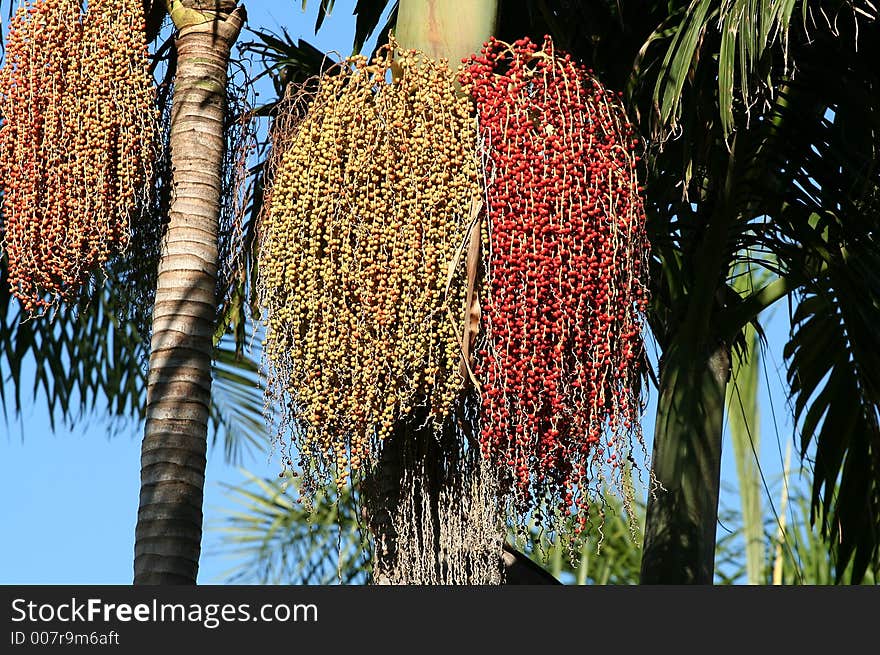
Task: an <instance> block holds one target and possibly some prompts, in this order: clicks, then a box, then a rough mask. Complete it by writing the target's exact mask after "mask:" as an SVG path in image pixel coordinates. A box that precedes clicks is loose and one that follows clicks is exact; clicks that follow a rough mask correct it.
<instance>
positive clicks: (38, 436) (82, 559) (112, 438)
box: [0, 0, 792, 584]
mask: <svg viewBox="0 0 880 655" xmlns="http://www.w3.org/2000/svg"><path fill="white" fill-rule="evenodd" d="M246 4H247V8H248V14H249V25H250V26H262V27H268V28H270V29H273V30H275V31H279V30H280V28H281V27H282V26H283V27H285V28H287V30H288V32H289V33H290V34H291V36H293V37H299V38H304V39H305V40H308V41H310V42H311V43H313V44H314V45H316V46H317V47H318V48H320V49H322V50H324V51H334V50H335V51H338V52H342V53H347V52H348V51H349V50H350V47H351V41H352V37H353V34H354V17H353V16H352V15H351V8H352V7H353V5H354V2H353V0H348V1H346V0H339V1H338V2H337V3H336V8H335V10H334V12H333V14H332V15H331V16H329V17H328V18H327V20H326V22H325V26H324V27H323V28H322V30H321V32H320V33H319V35H317V36H315V35H314V33H313V26H314V23H315V9H316V5H317V2H316V1H312V2H309V3H308V4H309V7H308V9H307V11H306V12H303V11H301V3H300V2H299V0H274V1H267V0H249V1H248V2H247V3H246ZM250 38H251V37H250V35H248V34H247V33H245V34H244V35H243V36H242V39H241V40H242V41H246V40H249V39H250ZM370 45H371V44H368V47H370ZM269 94H271V90H270V89H265V87H264V95H269ZM779 309H780V310H783V311H777V312H776V314H777V316H776V317H775V318H774V319H773V320H772V321H770V322H769V324H768V326H767V329H768V337H769V343H770V348H769V351H768V357H767V365H766V377H767V380H769V385H768V384H767V383H766V382H765V381H764V379H763V378H764V373H763V372H762V374H761V376H762V385H761V386H762V398H761V408H762V414H761V419H762V420H761V430H762V444H761V459H762V465H763V467H764V471H765V474H766V475H767V476H768V480H771V481H772V480H774V479H775V478H777V477H778V474H779V472H780V471H781V469H782V464H781V453H782V452H784V450H785V442H786V441H788V440H790V439H791V431H792V428H791V420H790V412H789V411H788V410H787V406H786V403H785V396H784V386H783V385H782V380H783V379H784V375H785V373H784V370H783V369H782V368H781V364H782V355H781V352H782V345H783V344H784V342H785V336H786V334H787V330H788V325H787V318H786V317H785V315H784V314H785V312H784V309H783V308H781V307H780V308H779ZM771 402H772V406H773V408H774V409H775V415H776V422H775V423H774V421H773V415H772V413H771V410H770V407H771ZM654 407H655V404H654V394H653V390H652V395H651V404H650V406H649V408H648V411H647V413H646V416H645V420H644V423H643V426H644V432H645V435H646V438H647V439H648V441H649V443H648V447H649V452H650V438H651V434H652V431H653V412H654ZM0 421H2V419H0ZM141 430H142V426H140V425H138V424H135V423H129V424H126V425H124V426H122V427H121V429H120V427H119V426H116V429H115V430H112V429H111V426H110V425H108V424H107V423H106V422H105V421H103V420H101V418H100V416H96V417H92V418H91V419H90V420H88V421H87V422H83V423H80V424H78V425H77V426H76V428H75V429H73V430H68V429H64V428H59V429H57V430H56V431H55V432H54V433H53V432H52V430H51V428H50V426H49V420H48V417H47V416H46V414H45V403H44V402H42V398H37V400H36V401H35V402H31V403H29V404H26V406H25V407H24V410H23V412H22V414H21V416H20V417H14V416H10V420H9V421H8V422H6V423H5V424H4V423H2V422H0V525H2V536H0V584H129V583H130V582H131V579H132V559H133V552H134V526H135V520H136V516H137V504H138V491H139V475H140V474H139V471H140V439H141ZM730 451H731V448H730V447H729V442H726V443H725V451H724V457H723V462H722V466H723V473H722V478H723V482H722V484H724V485H727V484H733V483H734V482H735V471H734V465H733V461H732V456H731V452H730ZM242 464H243V466H245V467H246V468H247V469H249V470H250V471H251V472H253V473H255V474H257V475H264V476H267V477H275V476H276V475H277V473H278V470H279V469H278V463H277V460H276V459H275V458H274V456H273V455H272V454H271V453H270V452H269V450H268V448H267V450H266V452H265V453H262V454H256V455H249V456H247V457H246V458H245V460H244V461H243V462H242ZM242 481H243V476H242V474H241V472H240V470H239V469H238V468H237V467H235V466H231V465H229V464H227V463H226V462H224V460H223V451H222V445H220V446H219V447H217V448H213V447H211V448H209V455H208V471H207V486H206V490H205V527H206V530H205V536H204V541H203V557H202V563H201V568H200V573H199V582H200V583H203V584H205V583H221V582H223V580H224V573H225V572H226V571H227V570H228V569H229V568H230V566H231V565H232V564H233V562H231V561H228V560H226V559H224V558H223V557H220V556H218V555H216V554H215V552H216V550H217V547H218V544H219V535H218V532H217V531H216V529H215V528H216V526H217V524H218V523H219V522H220V520H221V519H222V515H223V510H224V508H230V507H231V506H232V502H231V501H230V500H229V499H228V498H227V497H226V496H225V495H224V491H223V487H222V485H221V483H224V482H225V483H230V484H240V483H241V482H242ZM773 500H774V502H776V503H777V504H778V495H777V494H775V493H774V499H773ZM735 501H736V497H735V495H733V494H731V493H729V492H726V493H724V494H723V499H722V503H726V504H731V503H734V502H735Z"/></svg>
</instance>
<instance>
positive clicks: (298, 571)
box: [212, 471, 369, 584]
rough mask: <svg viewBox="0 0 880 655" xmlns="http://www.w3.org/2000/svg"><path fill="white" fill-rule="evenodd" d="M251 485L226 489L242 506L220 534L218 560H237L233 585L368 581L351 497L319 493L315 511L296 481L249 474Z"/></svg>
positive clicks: (230, 576) (230, 515)
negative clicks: (301, 500)
mask: <svg viewBox="0 0 880 655" xmlns="http://www.w3.org/2000/svg"><path fill="white" fill-rule="evenodd" d="M243 474H244V476H245V478H246V482H245V483H244V484H242V485H238V486H233V485H225V486H226V488H227V492H228V497H229V498H230V499H231V500H232V501H233V502H234V503H235V504H236V505H238V506H239V509H238V510H234V509H233V510H229V511H228V512H227V513H226V514H225V516H224V517H223V518H222V520H221V521H220V522H219V523H218V525H216V526H214V529H215V530H216V531H218V532H219V534H220V539H221V545H220V547H219V548H218V550H217V552H215V553H212V555H213V556H218V557H219V556H222V557H224V558H226V559H232V560H233V561H234V562H235V563H234V564H233V566H232V568H231V569H230V570H229V572H228V581H229V582H230V583H259V584H333V583H341V584H357V583H363V582H365V581H366V579H367V576H368V567H367V565H366V562H368V561H369V555H368V554H367V555H366V556H365V555H364V552H363V550H362V546H363V544H362V542H361V538H360V533H359V527H358V523H357V515H356V508H355V503H354V501H353V499H352V497H351V496H350V495H348V494H346V493H343V494H342V495H340V496H328V495H321V494H319V495H318V496H317V497H316V498H315V499H314V501H313V505H312V507H311V509H308V508H306V507H304V506H303V505H301V504H299V503H298V502H297V501H296V498H297V496H298V490H297V484H296V479H293V480H291V479H290V478H286V479H282V480H264V479H261V478H259V477H257V476H254V475H253V474H251V473H248V472H247V471H243Z"/></svg>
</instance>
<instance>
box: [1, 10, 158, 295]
mask: <svg viewBox="0 0 880 655" xmlns="http://www.w3.org/2000/svg"><path fill="white" fill-rule="evenodd" d="M0 114H2V121H3V122H2V126H0V183H2V185H3V218H4V238H3V245H4V247H5V251H6V254H7V256H8V267H9V281H10V286H11V291H12V293H13V294H14V295H16V296H17V297H18V298H19V299H20V300H21V302H22V304H23V305H24V307H25V309H26V310H27V311H29V312H33V311H40V310H43V309H45V308H47V307H50V306H51V305H52V304H54V303H55V302H56V301H58V300H67V299H71V298H72V297H74V296H75V295H76V294H77V292H78V290H79V288H80V287H81V285H82V284H83V283H84V282H85V281H86V280H87V279H88V278H89V276H90V275H91V274H92V273H94V272H95V269H96V268H97V267H98V266H100V265H102V264H104V263H105V262H106V261H107V260H108V259H109V258H110V257H111V256H112V255H113V254H114V253H115V252H118V251H119V250H121V249H123V248H125V246H126V244H127V241H128V237H129V221H130V219H131V217H132V216H133V214H134V212H136V211H137V210H138V208H139V207H142V206H143V205H144V202H145V195H146V194H147V187H148V184H147V182H148V180H149V178H150V173H151V165H152V159H153V152H154V146H155V130H156V120H157V116H156V108H155V102H154V91H153V84H152V79H151V75H150V73H149V57H148V51H147V44H146V39H145V34H144V13H143V4H142V2H141V0H90V1H89V2H88V5H87V7H85V8H84V7H83V3H82V2H81V0H36V1H35V2H33V3H30V4H25V5H22V6H21V7H20V8H19V9H18V11H17V12H16V14H15V15H14V17H13V19H12V21H11V23H10V27H9V35H8V39H7V48H6V58H5V62H4V65H3V68H2V69H0Z"/></svg>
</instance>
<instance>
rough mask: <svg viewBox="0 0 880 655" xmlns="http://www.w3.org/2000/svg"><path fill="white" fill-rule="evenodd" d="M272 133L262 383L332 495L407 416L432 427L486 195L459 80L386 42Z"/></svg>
mask: <svg viewBox="0 0 880 655" xmlns="http://www.w3.org/2000/svg"><path fill="white" fill-rule="evenodd" d="M392 76H393V77H394V81H393V82H392V81H391V78H392ZM278 125H282V126H284V125H287V127H286V128H284V127H282V128H281V129H280V130H276V135H275V137H276V140H275V146H276V150H277V152H276V162H275V165H274V174H273V184H272V188H271V192H270V196H269V199H268V200H267V208H268V211H267V214H266V216H265V217H264V220H263V223H262V226H261V239H262V242H261V249H260V262H259V273H260V287H261V295H262V306H263V307H264V308H265V309H266V310H267V324H266V335H265V341H264V357H265V358H266V362H267V368H268V385H267V387H268V389H269V394H270V395H272V394H274V400H276V401H277V405H278V406H279V409H280V410H281V414H282V416H283V419H282V427H283V428H286V427H290V426H291V424H294V425H295V426H297V428H298V429H301V430H302V431H303V432H304V440H303V441H301V443H300V445H301V448H300V452H301V453H305V454H307V455H308V454H311V455H312V456H313V457H314V459H315V460H316V461H317V462H318V464H319V465H320V466H321V467H322V468H323V469H324V470H325V471H330V470H334V471H335V476H336V481H337V483H338V484H340V485H341V484H344V483H345V482H346V480H347V478H348V476H349V471H357V470H358V469H359V468H361V467H362V466H363V465H364V464H365V463H367V462H368V461H370V457H371V455H372V454H373V453H374V451H375V448H374V446H376V445H377V444H378V443H380V442H381V441H382V440H383V439H385V438H386V437H388V436H389V435H390V434H391V431H392V428H393V426H394V425H395V422H396V421H397V420H398V419H399V418H400V417H402V416H406V415H408V414H410V413H411V412H412V411H413V410H414V408H416V407H422V408H426V419H425V421H426V422H429V423H431V424H434V425H439V424H441V423H442V422H443V420H444V418H445V417H446V416H447V415H448V414H449V412H450V410H451V409H452V407H453V404H454V402H455V400H456V398H457V396H458V394H459V391H460V388H461V386H462V382H463V377H462V374H461V372H460V365H461V340H460V336H459V334H458V332H457V330H456V328H455V325H454V323H453V321H451V320H450V312H453V313H454V315H455V319H456V321H460V317H461V309H462V307H463V304H464V300H465V294H466V290H465V287H466V283H465V282H466V281H465V274H464V270H465V265H464V261H463V259H464V258H463V257H462V256H461V253H462V250H463V248H462V245H463V243H464V241H465V239H466V237H467V234H468V230H469V226H470V225H471V224H472V223H473V221H472V214H473V212H472V207H473V206H475V202H476V201H477V199H478V198H479V196H480V193H481V191H480V185H479V178H480V174H479V161H478V159H477V155H476V151H475V149H474V144H475V142H476V124H475V121H474V119H473V116H472V115H471V104H470V102H469V100H468V99H467V98H466V97H464V96H462V95H461V94H457V93H456V72H455V71H453V70H451V69H450V68H449V66H448V65H447V64H446V63H443V62H440V63H438V62H434V61H431V60H430V59H429V58H427V57H425V56H424V55H422V54H420V53H417V52H415V51H406V50H401V49H400V48H399V47H398V46H397V45H396V44H395V43H394V42H393V41H392V42H391V43H390V44H389V45H388V46H386V47H384V48H382V49H381V50H380V51H379V53H378V54H377V56H376V57H375V58H374V59H373V61H368V60H367V59H365V58H363V57H354V58H352V59H349V60H347V61H346V62H344V63H343V64H342V65H341V67H340V68H339V69H337V70H336V71H335V74H332V75H325V76H324V77H323V78H322V79H321V82H320V86H319V89H318V91H317V93H316V95H315V97H314V98H313V99H312V101H311V105H310V108H309V110H308V112H307V114H306V115H305V117H304V118H303V119H302V120H301V121H295V122H293V123H290V122H284V121H281V122H280V123H278ZM459 325H460V323H459Z"/></svg>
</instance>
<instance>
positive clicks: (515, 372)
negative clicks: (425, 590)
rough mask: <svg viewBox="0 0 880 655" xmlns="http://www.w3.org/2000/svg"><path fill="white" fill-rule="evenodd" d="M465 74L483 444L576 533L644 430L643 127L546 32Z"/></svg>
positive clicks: (496, 52) (488, 48) (533, 503)
mask: <svg viewBox="0 0 880 655" xmlns="http://www.w3.org/2000/svg"><path fill="white" fill-rule="evenodd" d="M462 83H463V85H464V88H465V90H466V91H467V92H468V93H469V94H470V95H471V97H472V98H473V99H474V101H475V102H476V106H477V112H478V118H479V124H480V136H481V143H482V145H483V149H484V150H483V154H484V161H485V162H486V168H485V170H486V179H485V192H486V198H487V202H488V208H487V211H488V216H487V224H488V232H489V239H488V244H487V246H488V247H487V249H488V253H487V258H486V265H487V275H486V288H485V296H486V299H485V305H484V307H483V312H484V313H483V319H484V330H485V333H486V340H485V347H484V348H483V349H481V351H480V352H479V353H478V357H477V362H476V366H477V374H478V376H479V377H480V378H481V379H482V381H483V385H482V434H481V445H482V449H483V453H484V455H485V456H486V457H487V458H490V459H492V460H494V461H496V462H498V463H499V464H500V465H501V466H502V467H504V468H506V470H507V471H508V472H509V473H510V478H509V480H510V483H511V486H512V487H513V488H514V491H515V493H516V494H517V499H518V501H519V505H520V507H526V508H529V507H531V508H534V507H537V506H538V504H539V502H540V500H541V499H545V498H556V499H557V501H558V502H559V503H560V504H561V506H562V507H563V508H565V509H574V510H575V511H576V512H577V514H578V515H579V517H580V521H581V527H582V526H583V524H584V523H585V522H586V506H587V504H588V503H589V500H590V498H589V496H590V494H589V490H590V489H591V488H596V489H598V488H600V487H601V486H602V484H604V482H605V480H603V478H604V477H605V475H604V474H603V473H602V471H607V470H610V471H612V473H613V472H614V471H615V470H616V469H617V467H618V466H619V464H620V460H621V458H627V457H628V456H629V455H630V450H631V448H632V445H633V441H634V440H633V438H632V437H633V436H634V435H635V436H636V438H637V439H638V440H639V441H640V440H641V435H640V433H639V431H638V430H639V427H638V426H639V421H638V419H639V407H638V402H639V399H638V397H637V393H635V391H634V389H636V388H637V380H636V379H635V378H636V376H637V375H638V374H639V373H638V370H639V361H638V360H639V359H640V357H641V353H642V350H641V349H642V341H641V328H642V316H643V315H644V311H645V305H646V299H647V298H646V290H645V286H644V284H645V276H646V273H647V253H648V248H649V245H648V242H647V239H646V235H645V229H644V222H645V216H644V210H643V205H642V201H641V199H640V196H639V189H638V186H637V179H636V162H637V161H638V157H637V156H636V153H635V148H636V146H637V141H636V136H635V134H634V130H633V128H632V126H631V125H630V124H629V123H628V122H627V120H626V116H625V114H624V111H623V109H622V107H621V103H620V102H619V100H618V98H617V97H615V96H614V95H613V94H612V93H611V92H609V91H606V90H605V89H604V88H603V87H602V85H601V84H600V83H599V82H598V81H597V80H596V79H595V78H594V77H593V76H592V75H591V72H590V71H587V70H585V69H584V68H583V67H582V66H580V65H578V64H576V63H575V62H573V61H572V60H571V58H570V57H569V56H558V55H557V54H556V53H555V52H554V49H553V45H552V42H551V41H550V40H549V37H548V38H547V40H546V41H545V43H544V44H543V46H542V47H539V46H538V45H537V44H536V43H533V42H530V41H529V40H528V39H523V40H520V41H517V42H515V43H513V44H510V45H508V44H505V43H502V42H500V41H496V40H491V41H490V42H489V43H487V44H486V45H485V47H484V48H483V50H482V51H481V54H480V55H477V56H474V57H472V58H470V59H469V60H468V61H467V62H466V67H465V69H464V70H463V72H462ZM618 477H619V476H618ZM612 478H613V476H612ZM591 485H595V487H591Z"/></svg>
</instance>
